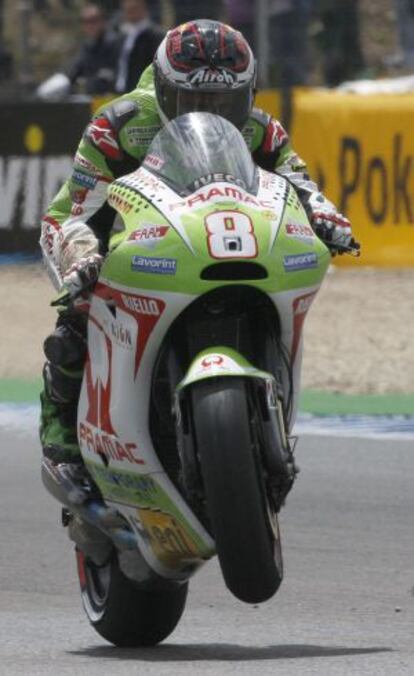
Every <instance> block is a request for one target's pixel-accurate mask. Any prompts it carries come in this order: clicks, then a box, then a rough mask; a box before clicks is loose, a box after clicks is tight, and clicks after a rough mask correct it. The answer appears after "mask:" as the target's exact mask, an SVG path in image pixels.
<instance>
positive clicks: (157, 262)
mask: <svg viewBox="0 0 414 676" xmlns="http://www.w3.org/2000/svg"><path fill="white" fill-rule="evenodd" d="M131 269H132V270H134V272H150V273H152V274H156V275H175V273H176V272H177V259H176V258H147V257H146V256H132V259H131Z"/></svg>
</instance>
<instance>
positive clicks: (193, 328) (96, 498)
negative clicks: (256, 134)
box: [42, 113, 331, 646]
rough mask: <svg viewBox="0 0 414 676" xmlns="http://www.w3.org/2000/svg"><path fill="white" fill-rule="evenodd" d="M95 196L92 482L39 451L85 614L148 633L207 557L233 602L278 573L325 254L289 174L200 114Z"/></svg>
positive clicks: (128, 632)
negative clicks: (104, 240)
mask: <svg viewBox="0 0 414 676" xmlns="http://www.w3.org/2000/svg"><path fill="white" fill-rule="evenodd" d="M108 202H109V204H110V205H111V206H112V207H113V208H114V209H115V210H116V211H117V214H118V217H117V220H116V223H115V227H114V230H113V234H112V236H111V238H110V245H109V252H108V255H107V257H106V259H105V262H104V265H103V267H102V270H101V275H100V278H99V281H98V284H97V285H96V287H95V288H94V290H93V293H92V294H91V298H90V308H89V319H88V358H87V362H86V368H85V373H84V378H83V385H82V391H81V397H80V402H79V410H78V438H79V445H80V448H81V452H82V456H83V460H84V463H85V466H86V468H87V470H88V472H89V475H90V476H91V477H92V479H93V484H94V485H95V487H97V488H98V489H99V491H98V495H97V494H96V491H94V489H93V487H91V486H89V489H90V493H89V495H88V497H87V499H85V492H84V491H79V487H78V486H77V484H76V483H75V482H74V481H73V477H71V476H69V475H68V474H67V472H66V470H65V469H64V468H63V466H59V465H58V466H57V467H56V466H55V467H54V466H52V465H51V463H50V462H49V461H47V459H45V460H44V462H43V471H42V473H43V481H44V483H45V485H46V487H47V488H48V490H49V491H50V492H52V494H53V495H54V496H55V497H57V498H58V499H59V500H61V501H62V502H63V503H64V504H66V510H65V517H64V518H65V523H66V524H69V527H70V532H71V537H72V539H74V540H75V542H76V544H77V547H76V554H77V562H78V573H79V581H80V588H81V594H82V600H83V605H84V609H85V611H86V614H87V616H88V618H89V621H90V622H91V624H92V625H93V627H94V628H95V629H96V630H97V632H98V633H99V634H100V635H102V636H103V637H104V638H105V639H107V640H108V641H110V642H112V643H114V644H115V645H122V646H142V645H154V644H156V643H158V642H160V641H162V640H163V639H164V638H166V637H167V636H168V635H169V634H170V633H171V632H172V631H173V629H174V627H175V626H176V624H177V623H178V621H179V619H180V617H181V615H182V613H183V611H184V607H185V602H186V596H187V590H188V584H189V580H190V578H191V577H192V576H193V575H194V574H195V573H196V572H197V570H198V569H199V568H200V567H201V566H202V565H203V564H204V563H205V562H206V561H208V560H209V559H211V558H212V557H213V556H214V555H215V554H217V555H218V559H219V562H220V566H221V570H222V573H223V576H224V580H225V583H226V585H227V587H228V588H229V590H230V591H231V592H232V593H233V594H234V595H235V596H236V597H237V598H238V599H240V600H242V601H244V602H247V603H259V602H262V601H266V600H267V599H269V598H271V597H272V596H273V595H274V594H275V592H276V591H277V589H278V587H279V585H280V583H281V581H282V577H283V561H282V549H281V540H280V532H279V524H278V513H279V510H280V508H281V506H282V505H283V503H284V501H285V498H286V496H287V494H288V492H289V490H290V489H291V487H292V484H293V482H294V479H295V476H296V472H297V470H296V467H295V462H294V453H293V451H294V438H293V437H292V426H293V423H294V419H295V415H296V410H297V403H298V391H299V378H300V365H301V353H302V328H303V323H304V320H305V317H306V314H307V312H308V310H309V308H310V306H311V304H312V302H313V300H314V298H315V296H316V294H317V292H318V289H319V287H320V285H321V282H322V280H323V277H324V275H325V273H326V271H327V268H328V266H329V263H330V259H331V256H330V253H329V250H328V248H327V247H326V246H325V245H324V244H323V242H322V241H321V240H320V239H318V238H317V237H316V235H315V234H314V232H313V230H312V228H311V226H310V224H309V222H308V219H307V217H306V213H305V211H304V209H303V207H302V205H301V203H300V201H299V199H298V196H297V194H296V192H295V190H294V188H293V187H292V186H291V185H290V184H289V182H288V181H287V180H285V178H283V177H282V176H280V175H277V174H273V173H269V172H267V171H264V170H262V169H260V168H258V167H257V166H255V164H254V162H253V160H252V157H251V154H250V152H249V150H248V148H247V146H246V143H245V141H244V139H243V137H242V135H241V134H240V132H239V131H238V130H237V129H236V128H235V127H234V126H233V125H232V124H231V123H230V122H228V121H226V120H224V119H223V118H221V117H218V116H216V115H212V114H208V113H191V114H187V115H183V116H181V117H179V118H177V119H176V120H174V121H171V122H169V123H168V124H167V125H166V126H165V127H164V128H163V129H162V130H161V131H160V132H159V133H158V134H157V136H156V137H155V138H154V140H153V142H152V144H151V147H150V149H149V152H148V154H147V156H146V158H145V160H144V161H143V164H142V165H141V167H140V168H139V169H138V170H137V171H134V172H132V173H130V174H128V175H125V176H123V177H121V178H119V179H117V180H116V181H114V182H113V183H112V184H111V185H110V187H109V190H108ZM85 490H86V491H87V490H88V486H85ZM91 543H92V544H91Z"/></svg>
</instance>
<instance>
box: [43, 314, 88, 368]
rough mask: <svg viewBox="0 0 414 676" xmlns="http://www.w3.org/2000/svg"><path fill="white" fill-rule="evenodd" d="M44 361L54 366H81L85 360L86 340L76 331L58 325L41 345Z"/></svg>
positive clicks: (65, 325)
mask: <svg viewBox="0 0 414 676" xmlns="http://www.w3.org/2000/svg"><path fill="white" fill-rule="evenodd" d="M43 349H44V353H45V356H46V359H47V360H48V361H49V362H50V363H51V364H53V365H54V366H69V365H75V364H76V365H79V366H81V365H83V363H84V361H85V358H86V340H85V337H84V335H82V333H81V332H80V331H79V330H78V329H77V327H76V328H75V327H73V326H70V325H67V324H63V323H62V324H60V325H58V326H57V328H56V329H55V330H54V331H53V333H51V334H50V336H48V337H47V338H46V340H45V342H44V344H43Z"/></svg>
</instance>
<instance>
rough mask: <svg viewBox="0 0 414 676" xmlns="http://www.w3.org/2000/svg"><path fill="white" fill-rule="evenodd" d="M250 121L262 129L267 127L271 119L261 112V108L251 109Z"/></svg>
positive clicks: (267, 114)
mask: <svg viewBox="0 0 414 676" xmlns="http://www.w3.org/2000/svg"><path fill="white" fill-rule="evenodd" d="M250 119H251V120H254V121H255V122H257V123H258V124H260V125H261V126H262V127H267V126H268V124H269V122H270V120H271V119H272V117H271V115H269V113H265V112H264V110H261V108H253V110H252V112H251V113H250Z"/></svg>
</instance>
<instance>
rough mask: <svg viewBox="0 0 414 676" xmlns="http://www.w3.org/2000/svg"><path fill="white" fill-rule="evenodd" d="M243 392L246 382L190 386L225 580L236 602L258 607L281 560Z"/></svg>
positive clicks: (276, 579) (273, 584) (275, 583)
mask: <svg viewBox="0 0 414 676" xmlns="http://www.w3.org/2000/svg"><path fill="white" fill-rule="evenodd" d="M247 387H248V384H247V383H246V381H245V379H244V378H216V379H208V380H204V381H200V382H198V383H196V384H195V385H193V386H192V391H191V398H192V416H193V428H194V429H193V433H194V436H195V442H196V448H197V453H198V456H199V460H200V465H201V473H202V478H203V482H204V491H205V496H206V500H207V513H208V516H209V519H210V523H211V528H212V531H213V536H214V538H215V542H216V548H217V554H218V557H219V561H220V566H221V569H222V572H223V576H224V579H225V582H226V585H227V587H228V588H229V589H230V591H231V592H232V593H233V594H234V595H235V596H236V597H237V598H239V599H240V600H242V601H246V602H248V603H259V602H261V601H266V600H267V599H269V598H270V597H271V596H273V594H274V593H275V592H276V590H277V589H278V587H279V585H280V583H281V580H282V561H281V550H280V543H279V539H278V524H277V516H276V515H271V513H270V510H269V508H268V502H267V499H266V493H265V488H264V477H263V470H262V463H261V460H260V453H259V449H258V448H257V443H256V442H255V441H254V434H252V429H251V422H250V414H249V403H248V392H247Z"/></svg>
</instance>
